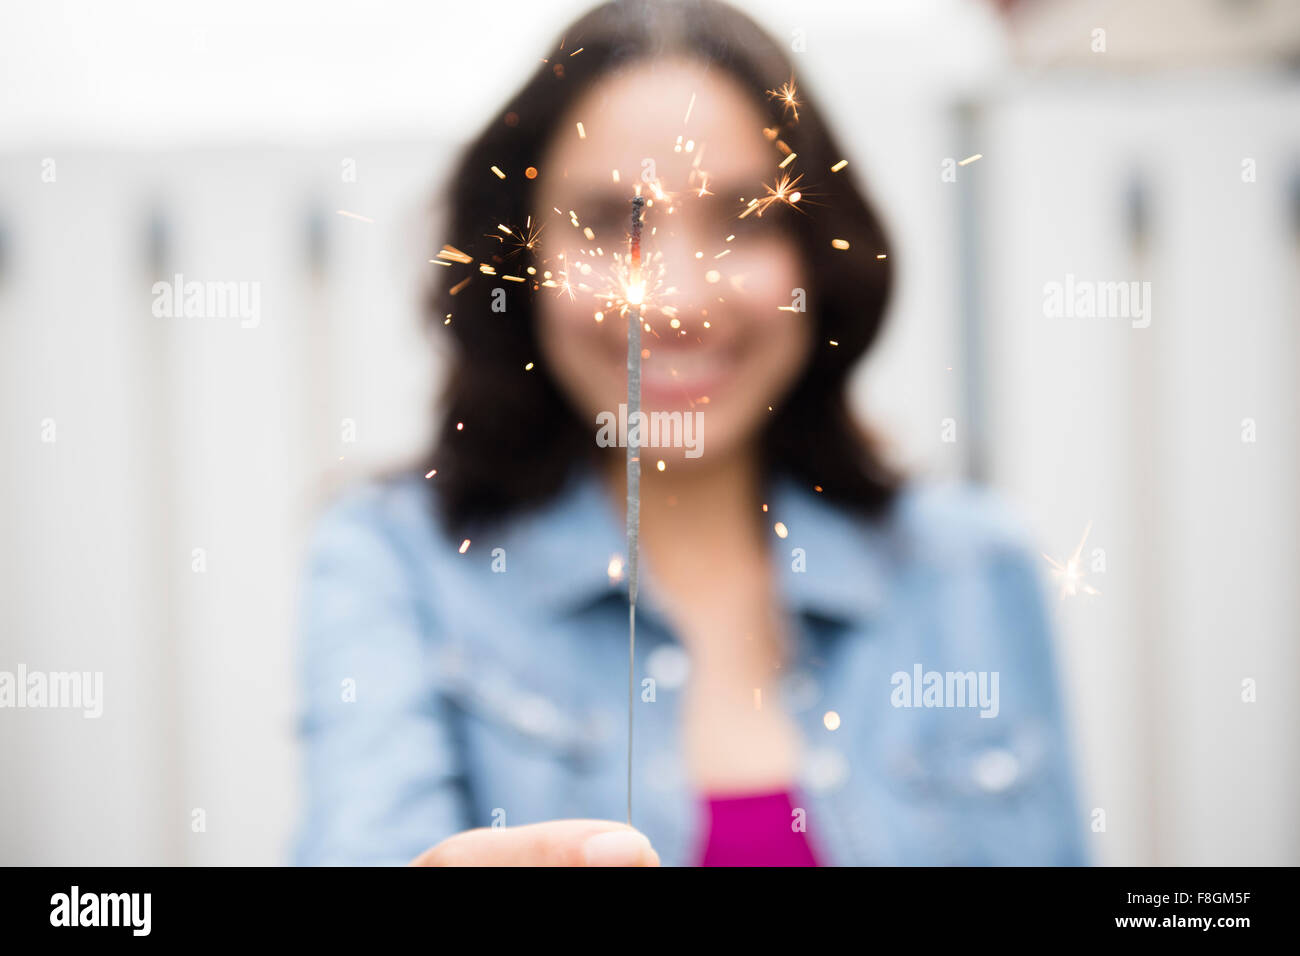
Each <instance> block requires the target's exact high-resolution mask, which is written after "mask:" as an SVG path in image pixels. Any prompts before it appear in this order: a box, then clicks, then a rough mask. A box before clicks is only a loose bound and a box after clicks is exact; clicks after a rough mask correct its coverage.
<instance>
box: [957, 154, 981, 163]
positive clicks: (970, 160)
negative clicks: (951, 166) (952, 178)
mask: <svg viewBox="0 0 1300 956" xmlns="http://www.w3.org/2000/svg"><path fill="white" fill-rule="evenodd" d="M983 158H984V154H983V153H976V154H975V155H974V156H967V157H966V158H965V159H963V160H961V161H960V162H958V163H957V165H958V166H965V165H967V164H968V163H973V162H975V161H976V160H977V159H983Z"/></svg>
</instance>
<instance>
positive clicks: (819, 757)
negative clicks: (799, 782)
mask: <svg viewBox="0 0 1300 956" xmlns="http://www.w3.org/2000/svg"><path fill="white" fill-rule="evenodd" d="M801 775H802V777H803V782H804V785H805V786H806V787H808V788H809V789H810V790H814V791H816V792H818V793H826V792H828V791H831V790H837V789H839V787H841V786H843V784H844V781H845V780H847V779H848V776H849V762H848V760H847V759H846V758H845V756H844V754H842V753H840V752H839V751H838V750H834V749H832V748H830V747H819V748H817V749H816V750H812V751H810V752H809V753H808V755H807V756H806V757H805V758H804V763H803V768H802V774H801Z"/></svg>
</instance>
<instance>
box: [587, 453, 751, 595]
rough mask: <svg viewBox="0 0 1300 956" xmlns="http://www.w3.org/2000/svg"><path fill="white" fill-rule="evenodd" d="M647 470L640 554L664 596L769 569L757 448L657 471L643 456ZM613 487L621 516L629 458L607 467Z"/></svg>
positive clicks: (680, 462)
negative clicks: (731, 572) (736, 572)
mask: <svg viewBox="0 0 1300 956" xmlns="http://www.w3.org/2000/svg"><path fill="white" fill-rule="evenodd" d="M644 451H645V452H646V453H645V454H644V455H643V460H642V471H641V527H640V539H641V555H642V559H643V563H644V564H646V565H647V566H648V568H649V571H650V573H651V575H652V577H653V578H654V580H655V581H656V582H657V583H658V584H660V585H661V586H662V587H663V589H664V590H665V591H666V592H667V593H666V594H665V595H664V597H665V598H671V597H672V596H673V595H681V596H685V595H687V594H689V593H691V592H693V591H695V590H697V589H699V588H700V587H708V586H709V584H710V583H711V582H712V583H714V584H715V586H716V582H717V581H718V578H719V572H722V573H723V574H724V575H725V572H726V570H727V569H738V566H743V565H749V566H750V567H755V568H761V567H762V566H764V565H765V563H766V543H767V542H766V538H765V536H764V534H763V520H762V504H763V502H762V500H761V496H762V493H763V492H762V473H761V468H760V465H759V456H758V452H757V449H756V448H754V447H752V446H750V447H746V448H744V449H742V450H738V451H737V452H735V453H733V454H731V455H728V456H726V457H723V458H717V457H714V458H705V457H701V458H698V459H694V460H691V459H685V460H681V459H679V460H675V461H673V462H671V463H670V464H669V465H668V467H667V468H666V469H665V470H664V471H659V470H658V469H657V468H656V467H655V462H656V461H657V459H656V458H654V457H652V456H653V455H654V450H653V449H646V450H644ZM604 474H605V479H606V482H605V483H606V488H607V490H608V492H609V493H610V495H611V496H613V497H614V498H616V500H617V503H618V507H619V508H620V510H621V509H622V507H623V506H624V504H625V502H626V500H627V472H626V459H625V458H624V457H622V456H614V455H611V456H610V457H609V459H608V460H607V461H606V462H605V463H604Z"/></svg>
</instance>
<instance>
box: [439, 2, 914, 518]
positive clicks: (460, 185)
mask: <svg viewBox="0 0 1300 956" xmlns="http://www.w3.org/2000/svg"><path fill="white" fill-rule="evenodd" d="M579 48H581V50H582V53H581V55H579V56H571V55H570V54H571V53H572V51H574V50H577V49H579ZM553 53H554V55H552V56H550V57H548V58H547V59H546V60H544V61H543V62H542V64H541V65H540V66H539V67H538V68H537V70H536V71H535V72H534V73H533V75H532V77H531V78H530V79H529V80H528V81H527V82H526V83H525V84H524V86H523V88H522V89H521V90H520V91H519V92H518V93H517V94H516V95H515V96H514V97H512V98H511V99H510V100H509V101H508V102H507V103H506V104H505V106H504V107H503V108H502V109H501V111H500V112H499V113H498V114H497V115H496V116H494V117H493V118H492V120H491V122H490V123H489V124H488V125H487V128H486V129H484V130H483V132H482V133H480V135H479V136H478V138H477V139H475V140H474V141H473V142H472V143H471V144H470V145H469V146H468V148H467V149H466V150H465V152H464V154H463V156H462V157H461V159H460V163H459V165H458V166H457V168H456V170H455V172H454V174H453V177H452V180H451V182H450V184H449V186H450V188H449V190H448V191H447V193H446V194H445V195H446V197H447V200H448V201H449V203H450V209H449V215H448V217H447V219H446V221H445V225H446V228H447V229H448V235H449V236H450V237H452V238H451V240H450V241H451V245H453V246H455V247H456V248H457V249H459V250H460V251H462V252H464V253H466V254H467V255H468V256H470V257H472V259H473V261H472V262H469V263H457V264H456V265H455V266H453V267H452V268H446V269H437V270H435V273H436V274H435V277H434V278H435V283H434V285H433V286H432V288H431V289H430V291H429V295H428V298H427V314H428V320H429V322H430V324H431V325H435V326H441V325H443V324H444V318H445V316H446V315H447V314H448V313H452V314H453V316H454V317H453V320H452V322H451V324H450V332H451V333H452V335H453V336H454V339H455V345H456V350H455V355H454V358H453V360H452V362H451V368H450V376H449V380H448V382H447V387H446V392H445V394H444V396H443V401H442V408H443V420H442V423H441V425H440V428H439V436H438V439H437V441H436V444H435V445H434V446H433V448H432V449H431V451H430V457H429V460H428V462H427V467H428V468H436V469H437V471H438V475H437V479H436V481H437V489H438V494H437V500H438V501H439V502H440V505H441V508H442V512H443V517H444V519H445V521H446V523H447V527H448V529H449V531H451V532H453V533H459V532H462V531H465V530H468V529H469V528H471V527H473V526H476V525H477V526H481V525H482V524H484V523H489V522H491V521H494V520H497V519H501V518H503V517H505V516H507V515H509V514H512V513H516V512H519V511H523V510H527V509H529V508H532V507H535V506H537V505H540V504H542V503H543V502H545V501H547V500H548V499H550V498H552V497H553V496H554V495H555V494H556V493H557V492H558V491H559V490H560V489H561V487H562V486H563V485H564V483H565V480H566V478H567V477H568V476H569V474H570V472H571V471H572V469H574V468H575V467H577V466H579V465H581V464H583V463H585V462H589V461H590V460H591V459H592V457H593V456H594V455H595V454H596V453H597V451H598V449H597V447H596V443H595V430H594V427H589V426H588V424H587V423H585V422H584V421H583V419H582V418H580V417H579V415H578V414H577V413H576V412H575V410H574V409H573V408H572V407H571V406H570V405H569V403H568V401H567V400H566V399H565V397H564V396H563V394H562V393H561V390H560V388H559V386H558V385H557V383H556V382H555V381H553V380H552V379H551V378H550V377H549V376H548V375H547V374H546V373H545V372H544V371H539V370H535V371H531V372H529V371H525V370H524V367H525V365H526V364H527V363H528V362H531V361H533V360H534V359H535V358H536V357H537V356H538V355H539V354H540V349H539V347H538V342H537V329H536V321H535V314H534V309H535V307H534V303H533V296H535V295H540V294H546V292H547V291H549V290H539V289H538V288H537V287H536V285H535V284H534V283H529V284H528V285H527V286H525V287H524V288H525V289H526V291H527V292H528V294H526V295H523V296H512V297H511V303H510V308H509V310H508V311H507V312H505V313H494V312H493V311H492V310H491V308H490V300H491V296H492V289H493V287H495V286H497V285H501V284H502V283H501V282H500V280H499V279H495V278H492V277H490V276H487V275H485V274H483V273H482V272H481V271H480V264H487V265H490V266H492V267H494V268H499V267H502V266H503V265H505V263H506V259H505V256H506V252H507V251H506V250H503V247H502V243H501V242H500V241H499V239H497V238H494V237H490V236H488V235H487V234H488V233H491V232H493V231H494V230H495V229H496V224H497V223H522V222H524V221H525V220H526V219H527V218H528V217H529V216H530V215H536V214H537V213H538V212H539V210H537V209H536V208H535V206H536V195H537V187H536V180H535V179H530V178H528V177H527V176H525V175H524V170H525V169H526V168H527V167H529V166H535V165H537V164H539V163H540V162H541V159H542V157H543V155H544V153H545V151H546V149H547V147H548V145H549V144H550V143H551V141H552V137H553V136H554V135H555V134H556V132H557V129H558V124H559V122H560V121H561V120H562V119H563V118H564V116H565V114H566V112H567V111H568V110H569V108H570V107H571V106H572V105H573V104H574V103H575V102H576V101H577V99H578V98H579V97H581V96H582V95H583V94H584V93H585V92H586V91H587V90H589V89H590V88H591V86H592V84H594V83H596V82H597V81H598V80H600V79H601V78H602V77H604V76H606V75H608V74H609V73H611V72H612V71H614V70H617V69H620V68H623V67H626V66H628V65H629V64H632V63H635V62H636V61H638V60H642V59H645V58H650V57H661V56H685V57H688V58H695V59H698V60H702V61H704V62H706V63H707V64H709V65H710V66H711V67H712V68H716V69H720V70H723V71H725V72H727V73H728V74H730V75H732V76H733V77H735V78H736V79H737V80H738V81H739V82H740V84H741V86H742V87H743V88H744V89H746V90H748V91H750V92H751V93H752V97H753V102H754V105H755V106H757V107H758V108H759V110H760V111H761V113H762V115H763V116H764V117H765V118H766V120H767V121H768V123H770V125H771V126H772V127H775V128H777V129H779V135H780V138H781V139H782V140H783V141H784V142H785V143H786V144H788V146H789V147H790V149H792V150H793V151H795V152H796V153H798V157H797V160H796V161H797V163H798V166H797V169H798V170H800V171H803V172H804V179H803V180H802V182H801V186H803V187H804V192H805V194H815V195H816V197H817V201H818V203H819V205H818V206H817V207H816V208H815V209H813V210H812V212H811V214H809V215H791V216H789V217H787V221H788V229H789V231H790V235H791V238H792V239H793V240H794V241H795V242H796V243H797V245H798V247H799V248H800V249H803V250H806V252H805V258H806V268H807V275H808V277H809V278H808V284H809V286H810V289H809V293H810V294H809V308H810V311H811V313H812V318H813V321H814V323H815V329H816V332H815V341H816V342H817V343H818V344H819V346H820V347H816V348H814V349H813V352H812V357H811V358H810V360H809V362H808V365H807V367H806V368H805V369H804V370H803V374H802V375H801V376H800V377H799V378H798V379H797V381H796V383H795V384H794V385H793V387H792V388H791V390H790V392H789V394H788V395H786V396H785V398H784V400H783V401H782V402H781V404H780V405H777V406H774V408H773V414H771V415H770V416H769V417H768V420H767V425H766V427H765V431H764V434H763V436H762V443H761V445H762V449H763V466H764V469H765V472H764V477H765V479H766V478H769V477H770V476H771V475H772V474H774V473H775V472H776V471H778V470H784V471H785V472H786V473H788V474H789V475H791V476H793V477H795V478H796V479H798V480H801V481H803V482H806V484H807V485H809V486H813V485H816V486H820V488H821V489H822V491H823V493H824V494H825V496H826V497H828V498H830V499H833V500H836V501H838V502H840V503H841V504H844V505H847V506H848V507H850V508H851V509H853V510H855V511H858V512H861V513H864V514H867V515H873V514H877V513H879V512H881V511H882V510H883V509H884V508H885V506H886V505H887V504H888V503H889V501H890V499H891V497H892V495H893V492H894V490H895V488H896V485H897V481H896V479H895V477H894V476H893V475H892V474H891V473H890V470H889V469H888V468H887V467H886V466H885V464H884V463H883V461H882V460H881V458H880V456H879V454H878V452H877V450H876V449H875V447H874V445H873V443H872V442H871V441H870V440H869V438H868V437H867V435H866V434H865V432H864V431H863V430H862V428H861V427H860V426H859V425H858V424H857V423H856V422H855V421H854V419H853V416H852V414H851V413H850V411H849V407H848V402H847V398H846V395H845V388H846V381H847V379H848V376H849V373H850V371H851V369H852V368H853V366H854V364H855V363H856V361H857V360H858V359H859V358H860V357H861V356H862V354H863V353H864V352H865V351H866V349H867V347H868V346H869V345H870V344H871V342H872V341H873V340H874V339H875V337H876V333H877V331H878V330H879V328H880V324H881V318H882V315H883V313H884V309H885V305H886V301H887V299H888V296H889V291H890V286H891V281H892V266H893V256H892V255H890V256H889V257H888V258H886V259H877V258H876V254H877V253H883V252H886V251H887V250H888V248H889V247H888V243H887V241H886V238H885V235H884V231H883V229H882V228H881V225H880V221H879V220H878V219H877V217H876V215H875V213H874V211H873V210H872V208H871V206H870V205H869V204H868V202H867V200H866V198H865V197H864V196H863V195H862V193H861V192H860V191H859V190H858V189H857V187H856V186H855V185H854V183H853V181H852V179H851V178H850V177H849V176H848V175H846V174H844V173H832V172H831V166H832V165H834V164H835V163H836V162H837V161H839V160H840V159H841V158H842V153H841V151H840V149H839V147H838V145H837V144H836V142H835V139H834V137H833V136H832V135H831V132H830V130H829V129H828V128H827V125H826V120H825V118H824V115H823V113H822V111H821V110H820V109H819V108H818V105H817V103H816V102H815V101H814V100H812V99H811V98H810V97H809V96H808V94H807V91H806V89H802V84H801V91H800V93H799V106H798V121H797V122H791V119H792V117H790V116H788V115H787V110H786V109H785V107H784V106H783V104H782V103H781V102H779V100H778V99H777V98H775V97H771V96H769V95H768V93H767V91H769V90H773V89H777V88H779V87H780V85H781V84H782V83H784V82H786V81H788V80H789V79H790V78H791V77H792V76H793V67H792V63H791V61H790V59H789V58H788V57H787V56H786V55H785V53H784V51H783V50H782V49H781V48H780V47H779V46H778V45H777V44H776V43H775V42H774V41H773V40H772V38H771V37H769V36H768V35H767V34H766V33H765V32H764V31H763V30H762V29H761V28H760V27H759V26H758V25H757V24H755V23H754V22H753V21H752V20H750V19H749V18H748V17H747V16H745V15H744V14H742V13H740V12H739V11H737V10H735V9H734V8H732V7H729V6H727V5H725V4H723V3H718V2H715V0H663V2H661V0H615V2H611V3H606V4H604V5H603V6H600V7H598V8H596V9H594V10H592V11H591V12H590V13H588V14H586V15H585V16H583V17H582V18H580V19H579V20H577V21H576V22H575V23H573V24H572V25H571V26H569V27H568V28H567V29H566V30H565V31H564V33H563V34H562V37H561V39H560V40H559V41H558V42H557V44H556V46H555V48H554V50H553ZM494 166H495V167H497V168H498V169H501V170H502V171H503V172H504V173H505V174H506V176H505V179H504V180H503V179H501V178H499V177H498V176H497V175H496V174H495V173H494V172H493V170H492V167H494ZM739 209H740V207H739V206H738V207H737V211H738V212H739ZM782 228H786V226H785V225H784V224H783V226H782ZM832 238H837V239H847V240H848V241H849V243H850V249H851V250H852V251H851V252H848V253H840V252H834V251H833V250H832V247H831V239H832ZM522 255H523V256H524V257H525V259H526V260H527V261H522V262H521V261H520V259H519V258H511V259H510V260H509V265H508V266H507V267H506V268H504V269H502V271H503V272H508V273H511V274H518V275H524V274H525V272H524V270H525V269H526V267H527V266H528V265H530V264H533V260H532V259H530V258H528V257H529V253H528V251H527V250H525V251H524V252H523V253H522ZM540 268H541V267H540V265H539V271H540ZM520 300H522V301H520ZM828 340H834V341H835V342H837V343H838V347H832V346H830V345H829V344H828ZM458 422H465V423H467V426H466V427H465V429H464V430H463V431H462V430H458V429H457V423H458Z"/></svg>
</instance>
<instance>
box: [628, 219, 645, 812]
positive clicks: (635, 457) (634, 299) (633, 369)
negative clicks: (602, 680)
mask: <svg viewBox="0 0 1300 956" xmlns="http://www.w3.org/2000/svg"><path fill="white" fill-rule="evenodd" d="M644 212H645V198H644V197H642V196H640V195H637V196H633V197H632V238H631V242H630V244H629V248H628V287H627V304H628V310H627V420H628V430H627V823H628V826H631V825H632V713H633V701H634V699H635V674H634V668H635V663H634V662H635V659H636V586H637V552H638V550H639V544H640V541H639V539H640V534H641V453H640V443H641V430H640V428H638V427H637V425H636V422H637V421H638V419H639V418H640V411H641V303H642V301H643V300H644V298H645V285H644V282H643V280H642V278H641V217H642V215H643V213H644Z"/></svg>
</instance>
